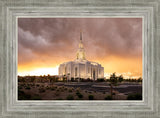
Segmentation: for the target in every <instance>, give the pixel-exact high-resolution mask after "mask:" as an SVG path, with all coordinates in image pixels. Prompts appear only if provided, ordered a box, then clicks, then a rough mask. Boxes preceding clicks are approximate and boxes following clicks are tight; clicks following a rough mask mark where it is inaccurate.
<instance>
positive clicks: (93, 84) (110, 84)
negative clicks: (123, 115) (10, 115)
mask: <svg viewBox="0 0 160 118" xmlns="http://www.w3.org/2000/svg"><path fill="white" fill-rule="evenodd" d="M79 80H80V81H79V82H78V79H77V78H72V79H71V80H70V81H69V80H67V78H66V77H65V76H64V78H63V79H61V80H60V79H59V78H58V77H57V76H50V75H48V76H25V77H21V76H18V100H142V78H138V79H135V80H133V79H132V80H131V79H123V76H122V75H120V76H116V74H115V73H113V74H112V75H111V76H110V78H109V79H104V78H98V79H97V80H96V81H92V80H90V79H86V80H85V79H83V78H81V79H79Z"/></svg>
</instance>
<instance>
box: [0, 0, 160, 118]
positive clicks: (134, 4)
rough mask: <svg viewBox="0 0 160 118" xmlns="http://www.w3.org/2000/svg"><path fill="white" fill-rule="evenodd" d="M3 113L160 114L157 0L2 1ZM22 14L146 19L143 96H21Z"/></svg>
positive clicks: (71, 117)
mask: <svg viewBox="0 0 160 118" xmlns="http://www.w3.org/2000/svg"><path fill="white" fill-rule="evenodd" d="M0 7H1V8H2V12H1V19H0V21H1V26H2V27H1V29H0V34H1V35H0V36H1V38H0V64H1V66H0V78H1V79H0V101H1V102H0V105H1V107H0V108H1V109H0V111H1V112H0V117H1V116H2V117H3V118H5V117H9V116H10V117H15V118H19V117H29V118H35V117H48V118H50V117H55V118H56V117H67V118H68V117H69V118H74V117H96V118H97V117H100V118H101V117H113V118H116V117H118V118H124V117H130V118H135V117H136V118H137V117H139V118H143V117H148V118H149V117H151V118H157V117H159V116H160V112H159V108H160V100H159V99H158V96H159V94H158V93H159V91H160V87H159V86H160V80H158V77H160V75H159V73H158V69H160V63H159V59H160V58H159V57H160V53H158V49H159V47H158V46H159V35H158V33H160V29H159V28H160V25H159V22H158V21H159V13H158V11H159V0H147V1H146V2H145V1H143V0H142V1H141V0H128V1H127V0H117V1H110V0H101V1H96V0H77V1H74V0H68V1H63V0H62V1H61V2H60V1H58V0H51V1H50V0H48V1H47V2H43V0H28V1H26V0H21V1H20V0H12V1H10V0H6V1H4V0H1V1H0ZM18 17H141V18H143V40H142V41H143V46H142V47H143V100H142V101H97V100H96V101H87V100H86V101H65V100H64V101H57V100H55V101H46V100H45V101H44V100H42V101H17V59H18V58H17V55H18V54H17V53H18V51H17V47H18V43H17V18H18Z"/></svg>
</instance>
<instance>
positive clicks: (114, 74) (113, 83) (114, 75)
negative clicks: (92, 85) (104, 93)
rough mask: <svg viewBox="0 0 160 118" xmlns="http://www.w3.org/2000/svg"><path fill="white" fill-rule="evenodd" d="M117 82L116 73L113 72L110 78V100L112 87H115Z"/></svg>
mask: <svg viewBox="0 0 160 118" xmlns="http://www.w3.org/2000/svg"><path fill="white" fill-rule="evenodd" d="M117 82H118V77H117V76H116V73H115V72H114V73H113V74H111V76H110V87H111V88H110V90H111V91H110V92H111V98H112V94H113V86H114V85H116V84H117Z"/></svg>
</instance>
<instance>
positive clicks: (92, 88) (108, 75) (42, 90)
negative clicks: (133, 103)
mask: <svg viewBox="0 0 160 118" xmlns="http://www.w3.org/2000/svg"><path fill="white" fill-rule="evenodd" d="M17 20H18V100H142V34H143V33H142V32H143V31H142V27H143V23H142V22H143V18H142V17H135V18H128V17H123V18H120V17H116V18H112V16H110V18H94V17H92V18H82V17H81V18H39V17H38V18H26V17H25V18H23V17H21V18H18V19H17ZM40 27H43V28H40ZM122 27H123V29H122ZM81 29H83V31H81Z"/></svg>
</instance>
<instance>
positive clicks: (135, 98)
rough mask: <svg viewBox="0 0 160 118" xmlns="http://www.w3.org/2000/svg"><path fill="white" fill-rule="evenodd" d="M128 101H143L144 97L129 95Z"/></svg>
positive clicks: (137, 94)
mask: <svg viewBox="0 0 160 118" xmlns="http://www.w3.org/2000/svg"><path fill="white" fill-rule="evenodd" d="M127 100H142V95H141V94H139V93H136V94H129V95H128V97H127Z"/></svg>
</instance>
